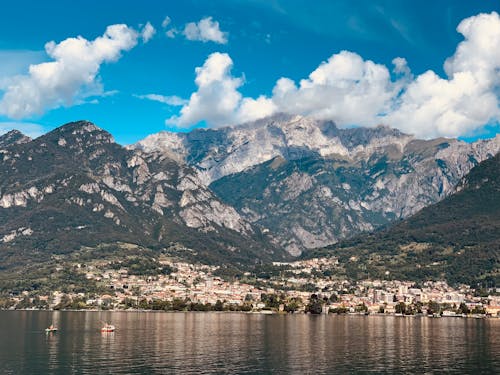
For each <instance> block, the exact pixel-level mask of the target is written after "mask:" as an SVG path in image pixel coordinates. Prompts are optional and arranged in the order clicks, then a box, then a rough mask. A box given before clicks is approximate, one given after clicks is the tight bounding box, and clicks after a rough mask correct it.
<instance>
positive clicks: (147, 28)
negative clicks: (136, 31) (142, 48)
mask: <svg viewBox="0 0 500 375" xmlns="http://www.w3.org/2000/svg"><path fill="white" fill-rule="evenodd" d="M155 34H156V30H155V28H154V27H153V25H151V23H150V22H147V23H146V25H144V27H143V28H142V31H141V37H142V41H143V42H144V43H147V42H149V41H150V40H151V38H153V36H154V35H155Z"/></svg>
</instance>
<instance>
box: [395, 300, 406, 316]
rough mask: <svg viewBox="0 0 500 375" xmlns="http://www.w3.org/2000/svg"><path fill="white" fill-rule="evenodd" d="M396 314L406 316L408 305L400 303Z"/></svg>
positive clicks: (396, 308)
mask: <svg viewBox="0 0 500 375" xmlns="http://www.w3.org/2000/svg"><path fill="white" fill-rule="evenodd" d="M395 311H396V314H405V313H406V305H405V303H404V302H398V303H397V305H396V307H395Z"/></svg>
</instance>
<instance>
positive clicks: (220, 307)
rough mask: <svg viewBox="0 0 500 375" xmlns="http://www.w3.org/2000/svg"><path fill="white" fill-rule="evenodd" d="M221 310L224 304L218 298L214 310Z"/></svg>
mask: <svg viewBox="0 0 500 375" xmlns="http://www.w3.org/2000/svg"><path fill="white" fill-rule="evenodd" d="M223 310H224V304H223V303H222V301H221V300H220V299H218V300H217V302H215V305H214V311H223Z"/></svg>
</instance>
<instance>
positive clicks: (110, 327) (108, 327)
mask: <svg viewBox="0 0 500 375" xmlns="http://www.w3.org/2000/svg"><path fill="white" fill-rule="evenodd" d="M114 331H115V326H114V325H112V324H109V323H106V324H104V326H103V327H102V328H101V332H105V333H109V332H114Z"/></svg>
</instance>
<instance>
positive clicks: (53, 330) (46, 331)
mask: <svg viewBox="0 0 500 375" xmlns="http://www.w3.org/2000/svg"><path fill="white" fill-rule="evenodd" d="M55 332H57V327H55V326H54V325H53V324H51V325H50V326H49V328H45V333H55Z"/></svg>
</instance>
